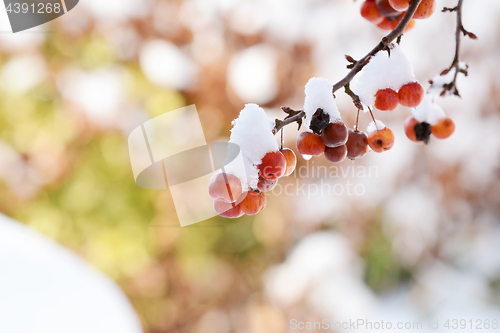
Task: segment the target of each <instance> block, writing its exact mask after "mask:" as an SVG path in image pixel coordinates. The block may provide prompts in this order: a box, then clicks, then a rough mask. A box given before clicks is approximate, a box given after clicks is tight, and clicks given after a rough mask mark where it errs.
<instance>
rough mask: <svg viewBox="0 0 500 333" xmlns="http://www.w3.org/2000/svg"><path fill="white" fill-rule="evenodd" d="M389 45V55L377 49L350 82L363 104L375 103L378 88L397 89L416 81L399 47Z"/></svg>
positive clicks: (411, 67)
mask: <svg viewBox="0 0 500 333" xmlns="http://www.w3.org/2000/svg"><path fill="white" fill-rule="evenodd" d="M389 47H390V56H389V53H388V52H387V51H379V52H378V53H377V54H376V55H374V56H373V57H371V58H370V62H369V63H368V64H367V65H366V66H365V67H364V68H363V69H362V70H361V72H359V74H358V75H356V76H355V77H354V79H353V81H352V83H351V90H352V91H353V92H354V93H355V94H356V95H358V96H359V99H360V100H361V103H363V104H364V105H367V106H372V105H373V104H374V103H375V94H376V93H377V91H378V90H381V89H386V88H391V89H393V90H394V91H398V90H399V88H401V86H403V85H404V84H406V83H410V82H415V81H416V80H415V75H414V74H413V66H412V65H411V64H410V62H409V61H408V59H407V58H406V55H405V54H404V53H403V51H402V49H401V47H400V46H399V45H397V44H390V46H389ZM365 109H367V108H365ZM365 111H366V110H365Z"/></svg>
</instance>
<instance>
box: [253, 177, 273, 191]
mask: <svg viewBox="0 0 500 333" xmlns="http://www.w3.org/2000/svg"><path fill="white" fill-rule="evenodd" d="M276 184H278V180H277V179H272V180H269V179H264V178H262V177H260V176H259V182H258V183H257V188H258V189H259V191H262V192H269V191H271V190H272V189H273V188H275V187H276Z"/></svg>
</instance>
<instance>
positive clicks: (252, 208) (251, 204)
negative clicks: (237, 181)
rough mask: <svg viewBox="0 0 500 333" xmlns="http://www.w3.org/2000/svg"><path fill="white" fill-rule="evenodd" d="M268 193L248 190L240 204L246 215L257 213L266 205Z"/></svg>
mask: <svg viewBox="0 0 500 333" xmlns="http://www.w3.org/2000/svg"><path fill="white" fill-rule="evenodd" d="M266 203H267V199H266V195H265V194H264V193H262V192H260V191H248V193H247V195H246V196H245V199H243V201H241V203H240V206H241V210H242V212H243V213H245V214H246V215H255V214H257V213H258V212H260V211H261V210H263V209H264V208H265V207H266Z"/></svg>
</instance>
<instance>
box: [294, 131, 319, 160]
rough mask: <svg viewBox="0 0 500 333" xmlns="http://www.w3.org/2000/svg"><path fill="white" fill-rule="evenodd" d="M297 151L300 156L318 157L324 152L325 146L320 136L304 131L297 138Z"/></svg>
mask: <svg viewBox="0 0 500 333" xmlns="http://www.w3.org/2000/svg"><path fill="white" fill-rule="evenodd" d="M297 150H298V151H299V153H301V154H302V155H311V156H320V155H321V154H323V152H324V151H325V144H324V143H323V141H322V140H321V136H320V135H318V134H314V133H312V132H307V131H305V132H302V133H300V134H299V136H298V137H297Z"/></svg>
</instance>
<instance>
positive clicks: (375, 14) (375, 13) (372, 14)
mask: <svg viewBox="0 0 500 333" xmlns="http://www.w3.org/2000/svg"><path fill="white" fill-rule="evenodd" d="M361 16H362V17H364V18H365V19H367V20H368V21H370V22H372V23H373V24H379V23H380V22H382V20H383V19H384V15H382V13H380V10H379V9H378V7H377V4H376V3H375V0H366V1H365V2H364V3H363V5H362V6H361Z"/></svg>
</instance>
